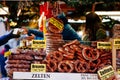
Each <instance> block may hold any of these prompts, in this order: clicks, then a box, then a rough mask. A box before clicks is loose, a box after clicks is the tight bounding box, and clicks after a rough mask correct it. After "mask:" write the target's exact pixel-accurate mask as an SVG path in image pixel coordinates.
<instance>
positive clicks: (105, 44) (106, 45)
mask: <svg viewBox="0 0 120 80" xmlns="http://www.w3.org/2000/svg"><path fill="white" fill-rule="evenodd" d="M97 48H98V49H112V43H111V42H97Z"/></svg>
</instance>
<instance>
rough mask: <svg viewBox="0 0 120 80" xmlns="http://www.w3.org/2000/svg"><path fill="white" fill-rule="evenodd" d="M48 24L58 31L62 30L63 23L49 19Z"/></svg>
mask: <svg viewBox="0 0 120 80" xmlns="http://www.w3.org/2000/svg"><path fill="white" fill-rule="evenodd" d="M49 22H50V23H51V24H53V25H54V26H56V27H57V28H58V29H59V30H63V26H64V25H63V23H61V22H60V21H58V20H57V19H55V18H54V17H52V18H50V20H49Z"/></svg>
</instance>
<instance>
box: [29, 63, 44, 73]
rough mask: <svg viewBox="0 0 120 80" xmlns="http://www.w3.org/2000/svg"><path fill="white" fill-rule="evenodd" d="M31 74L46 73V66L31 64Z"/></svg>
mask: <svg viewBox="0 0 120 80" xmlns="http://www.w3.org/2000/svg"><path fill="white" fill-rule="evenodd" d="M31 72H46V65H45V64H31Z"/></svg>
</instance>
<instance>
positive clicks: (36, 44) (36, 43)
mask: <svg viewBox="0 0 120 80" xmlns="http://www.w3.org/2000/svg"><path fill="white" fill-rule="evenodd" d="M32 48H46V43H45V40H33V41H32Z"/></svg>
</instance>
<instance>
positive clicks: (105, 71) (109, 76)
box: [97, 66, 115, 80]
mask: <svg viewBox="0 0 120 80" xmlns="http://www.w3.org/2000/svg"><path fill="white" fill-rule="evenodd" d="M97 73H98V75H99V78H100V80H113V79H114V78H115V73H114V69H113V67H112V66H107V67H104V68H102V69H101V70H98V72H97Z"/></svg>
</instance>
